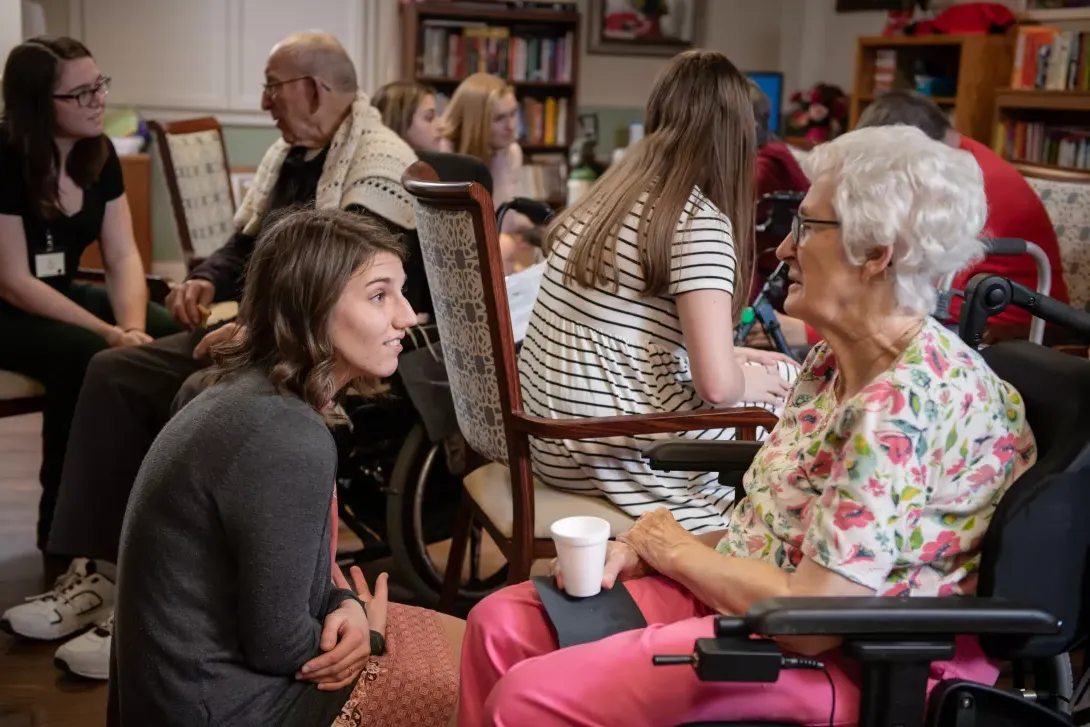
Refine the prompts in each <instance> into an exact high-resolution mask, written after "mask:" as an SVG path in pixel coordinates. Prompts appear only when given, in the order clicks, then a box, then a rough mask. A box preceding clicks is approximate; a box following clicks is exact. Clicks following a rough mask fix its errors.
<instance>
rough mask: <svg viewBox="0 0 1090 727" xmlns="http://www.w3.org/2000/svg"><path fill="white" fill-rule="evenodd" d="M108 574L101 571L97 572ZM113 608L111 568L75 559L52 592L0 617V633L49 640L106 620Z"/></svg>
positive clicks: (28, 601) (86, 560)
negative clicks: (4, 632) (0, 631)
mask: <svg viewBox="0 0 1090 727" xmlns="http://www.w3.org/2000/svg"><path fill="white" fill-rule="evenodd" d="M107 570H108V571H109V572H108V573H106V572H101V571H107ZM113 606H114V580H113V567H112V566H110V565H108V564H106V565H104V566H103V567H100V565H99V563H98V561H94V560H88V559H87V558H76V559H75V560H74V561H72V565H70V566H68V572H67V573H65V574H64V575H62V576H61V577H60V578H58V579H57V582H56V583H55V584H54V585H53V590H51V591H49V592H48V593H43V594H41V595H38V596H33V597H31V598H28V599H27V602H26V603H23V604H21V605H18V606H12V607H11V608H9V609H8V610H7V611H4V614H3V615H2V616H0V630H3V631H7V632H8V633H9V634H18V635H19V636H25V637H26V638H28V639H40V640H42V641H53V640H54V639H63V638H64V637H65V636H69V635H71V634H74V633H76V632H77V631H79V630H80V629H83V628H87V627H88V626H90V625H92V624H95V623H98V622H99V621H102V620H104V619H105V618H107V617H108V616H109V615H110V614H111V613H112V611H113Z"/></svg>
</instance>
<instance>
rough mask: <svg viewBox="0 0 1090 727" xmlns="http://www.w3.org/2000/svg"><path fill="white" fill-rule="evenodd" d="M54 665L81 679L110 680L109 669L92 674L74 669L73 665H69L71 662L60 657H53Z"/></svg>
mask: <svg viewBox="0 0 1090 727" xmlns="http://www.w3.org/2000/svg"><path fill="white" fill-rule="evenodd" d="M53 666H55V667H57V668H58V669H60V670H61V671H63V672H64V673H65V674H70V675H72V676H74V677H79V678H80V679H91V680H94V681H97V682H105V681H109V679H110V672H109V670H107V671H106V673H105V674H98V673H95V674H92V673H89V672H81V671H77V670H75V669H73V668H72V667H71V665H69V663H68V662H67V661H65V660H64V659H61V658H59V657H53Z"/></svg>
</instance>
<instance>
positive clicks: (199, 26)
mask: <svg viewBox="0 0 1090 727" xmlns="http://www.w3.org/2000/svg"><path fill="white" fill-rule="evenodd" d="M5 2H10V0H0V3H5ZM44 5H45V10H46V22H47V26H48V28H49V31H50V32H51V33H55V34H67V35H71V36H73V37H76V38H79V39H80V40H82V41H83V42H84V43H86V44H87V46H88V47H89V48H90V49H91V51H92V52H93V53H94V54H95V58H96V60H97V61H98V63H99V65H100V66H101V67H102V68H103V69H104V71H105V72H106V73H109V74H110V76H111V77H112V78H113V82H114V84H113V87H112V88H111V90H110V101H111V102H112V103H114V104H117V105H121V106H125V105H128V106H133V107H136V108H138V109H140V110H141V111H142V112H145V114H151V115H154V116H155V117H156V118H160V119H170V118H173V117H186V116H194V115H199V114H201V113H214V114H216V115H217V116H219V117H220V119H221V121H223V122H224V123H236V124H254V125H269V124H270V123H271V122H270V121H269V118H268V116H267V115H266V114H264V113H262V112H261V110H260V103H261V101H260V95H261V85H262V83H263V82H264V67H265V59H266V57H267V56H268V53H269V50H270V49H271V48H272V47H273V45H274V44H275V43H276V42H277V41H279V40H281V39H282V38H284V37H285V36H287V35H289V34H291V33H293V32H297V31H301V30H325V31H328V32H330V33H333V34H334V35H335V36H336V37H337V38H338V39H339V40H340V41H341V43H343V44H344V46H345V49H346V50H347V51H348V53H349V55H350V56H351V57H352V59H353V61H354V62H355V63H356V67H357V69H358V71H359V75H360V80H361V83H362V84H363V86H364V87H365V88H369V87H372V85H375V84H376V83H377V79H378V78H379V77H380V75H381V64H380V63H379V62H378V59H379V58H381V57H382V54H383V53H384V52H385V51H386V50H388V49H387V47H386V45H387V44H386V43H384V42H381V41H380V39H379V34H380V31H381V30H382V29H383V28H384V27H385V28H387V29H388V28H389V27H390V26H389V23H388V18H387V19H386V21H384V20H383V19H380V17H379V16H380V14H381V13H380V8H382V9H383V10H387V11H389V10H391V8H390V7H386V6H393V5H394V4H393V0H310V2H300V1H299V0H185V2H163V1H160V0H156V1H154V2H152V1H151V0H45V2H44ZM395 12H396V11H395ZM395 17H396V16H395ZM2 25H3V24H2V23H0V27H2ZM394 27H395V28H396V22H395V25H394ZM136 28H139V32H136V31H135V29H136Z"/></svg>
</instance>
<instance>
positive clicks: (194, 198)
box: [148, 117, 235, 268]
mask: <svg viewBox="0 0 1090 727" xmlns="http://www.w3.org/2000/svg"><path fill="white" fill-rule="evenodd" d="M148 126H149V127H150V128H151V129H152V130H153V131H154V132H155V137H156V142H157V144H158V148H159V155H160V157H161V158H162V162H163V170H164V173H165V176H166V179H167V187H168V189H169V190H170V202H171V206H172V207H173V208H174V221H175V224H176V225H177V228H178V238H179V240H180V242H181V244H182V251H183V252H184V253H185V259H186V263H187V264H188V265H189V267H190V268H192V267H194V266H195V265H196V263H198V262H200V261H201V260H203V259H204V258H207V257H208V256H209V255H211V254H212V253H213V252H215V251H216V250H218V249H219V248H220V247H222V246H223V244H224V243H225V242H227V238H229V237H230V236H231V234H232V233H233V232H234V230H235V226H234V216H235V199H234V193H233V191H232V189H231V168H230V165H229V164H228V163H227V149H226V147H225V146H224V143H223V129H222V128H220V125H219V122H218V121H216V120H215V119H214V118H211V117H206V118H200V119H189V120H186V121H177V122H173V123H169V124H164V123H159V122H155V121H153V122H150V123H149V124H148Z"/></svg>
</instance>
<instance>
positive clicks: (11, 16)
mask: <svg viewBox="0 0 1090 727" xmlns="http://www.w3.org/2000/svg"><path fill="white" fill-rule="evenodd" d="M22 42H23V0H0V74H2V73H3V72H4V70H3V68H4V66H3V62H4V60H6V59H7V57H8V53H10V52H11V49H12V48H14V47H15V46H17V45H19V44H20V43H22Z"/></svg>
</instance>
